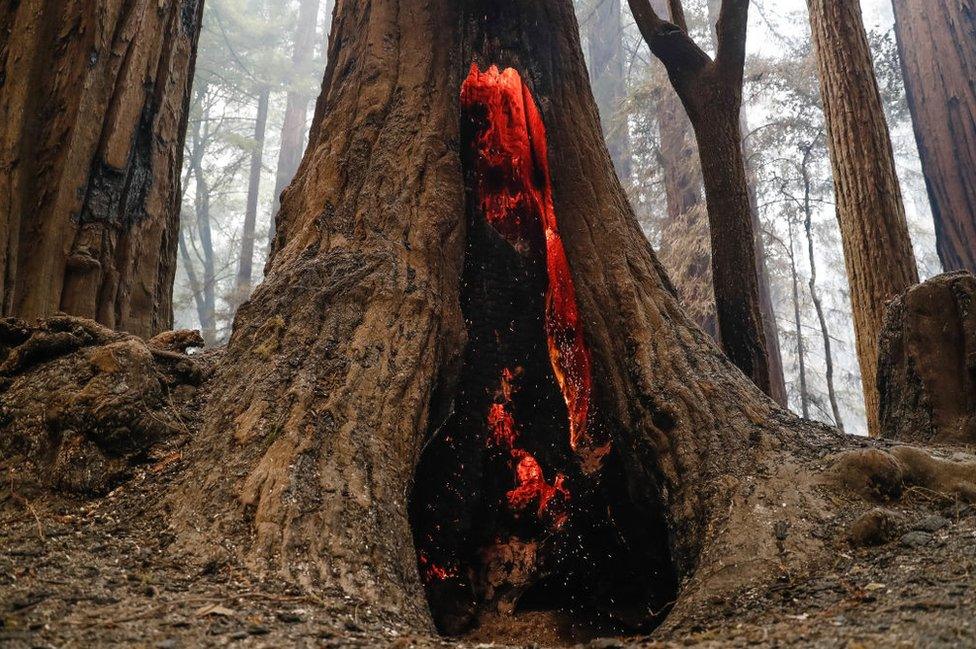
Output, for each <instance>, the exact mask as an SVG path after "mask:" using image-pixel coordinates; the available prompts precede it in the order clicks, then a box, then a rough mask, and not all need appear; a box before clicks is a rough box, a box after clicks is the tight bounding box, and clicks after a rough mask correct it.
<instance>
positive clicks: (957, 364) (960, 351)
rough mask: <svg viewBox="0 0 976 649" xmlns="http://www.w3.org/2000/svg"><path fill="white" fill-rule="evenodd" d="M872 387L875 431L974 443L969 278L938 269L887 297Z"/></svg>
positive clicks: (975, 375)
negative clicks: (876, 400)
mask: <svg viewBox="0 0 976 649" xmlns="http://www.w3.org/2000/svg"><path fill="white" fill-rule="evenodd" d="M878 390H879V391H880V394H881V410H880V422H881V435H882V437H886V438H890V439H897V440H901V441H906V442H914V443H937V444H959V443H966V444H976V277H974V276H973V275H972V274H970V273H968V272H955V273H947V274H945V275H939V276H938V277H934V278H932V279H930V280H928V281H926V282H923V283H922V284H919V285H918V286H915V287H912V288H911V289H910V290H908V291H906V292H905V293H903V294H902V295H900V296H898V297H897V298H896V299H894V300H892V302H891V303H890V304H889V305H888V309H887V311H886V313H885V320H884V328H883V330H882V334H881V340H880V355H879V360H878Z"/></svg>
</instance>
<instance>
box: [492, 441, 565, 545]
mask: <svg viewBox="0 0 976 649" xmlns="http://www.w3.org/2000/svg"><path fill="white" fill-rule="evenodd" d="M512 457H513V458H517V459H518V464H517V465H516V467H515V478H516V480H517V481H518V486H517V487H515V488H514V489H512V490H511V491H509V492H508V493H507V494H506V497H507V498H508V504H509V506H511V508H512V509H514V510H516V511H521V510H524V509H527V508H528V507H529V505H531V504H532V503H533V502H535V501H537V500H538V502H539V507H538V510H537V512H538V515H539V517H542V516H543V515H545V513H546V511H547V510H548V509H549V505H551V504H552V500H553V498H556V497H557V496H562V498H563V500H564V501H565V500H569V490H568V489H566V487H565V486H564V484H563V483H564V482H565V481H566V476H564V475H563V474H561V473H557V474H556V479H555V480H554V481H553V483H552V484H551V485H550V484H549V483H548V482H546V476H545V474H543V472H542V467H541V466H539V462H538V461H537V460H536V459H535V458H534V457H533V456H532V455H531V454H530V453H527V452H525V451H523V450H520V449H513V450H512ZM553 517H554V520H553V525H554V527H557V528H558V527H561V526H562V525H563V523H565V522H566V514H565V513H564V512H554V513H553Z"/></svg>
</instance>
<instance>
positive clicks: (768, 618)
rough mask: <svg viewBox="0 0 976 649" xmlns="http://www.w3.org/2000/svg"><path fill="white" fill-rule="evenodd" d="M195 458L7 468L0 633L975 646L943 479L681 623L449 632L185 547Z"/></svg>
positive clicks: (975, 579)
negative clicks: (88, 475) (93, 494)
mask: <svg viewBox="0 0 976 649" xmlns="http://www.w3.org/2000/svg"><path fill="white" fill-rule="evenodd" d="M950 452H951V451H950ZM183 464H184V460H183V459H182V452H181V447H180V442H178V441H173V442H170V443H168V444H166V445H163V446H161V447H158V448H156V449H154V450H153V452H152V453H151V455H150V457H149V459H148V462H147V463H146V464H144V465H143V466H141V467H140V468H139V469H137V470H136V472H135V475H134V476H133V478H132V479H131V480H129V481H128V482H126V483H125V484H124V485H123V486H122V487H120V488H118V489H116V490H115V491H114V492H112V493H111V494H110V495H108V496H107V497H104V498H100V499H95V500H88V501H86V500H73V499H67V498H62V497H51V496H45V497H44V498H39V497H38V498H35V499H34V500H30V499H28V498H26V497H25V496H23V495H22V494H21V493H19V492H18V490H17V486H16V481H15V478H14V476H13V474H9V473H8V475H6V476H5V480H4V484H3V485H2V487H0V646H4V647H66V646H85V647H90V646H118V645H123V646H138V647H159V648H166V647H200V646H241V647H279V646H298V647H301V646H315V647H385V646H389V647H451V646H453V647H476V646H501V644H499V645H491V644H490V643H489V642H488V640H492V639H494V640H499V641H501V642H502V643H504V644H507V645H509V646H526V647H531V646H539V647H541V646H548V645H554V644H561V645H562V646H584V647H587V646H589V647H603V648H607V647H665V646H712V647H736V646H783V645H802V646H817V647H821V646H822V647H900V646H905V647H916V646H938V647H942V646H944V647H970V646H976V591H974V587H976V507H974V506H973V505H967V504H965V503H961V502H958V501H956V500H953V499H951V498H947V497H945V496H943V495H940V494H937V493H934V492H927V491H924V490H920V489H910V490H909V491H908V492H906V493H905V494H904V495H903V497H902V498H901V499H900V500H898V501H897V502H894V503H889V504H888V505H886V506H885V509H884V510H883V511H882V512H881V513H880V514H879V516H880V517H881V518H882V519H883V520H882V521H881V522H882V523H883V525H880V526H875V527H878V529H880V528H884V533H883V534H881V537H883V538H874V542H880V545H869V546H865V545H863V544H859V543H851V542H849V541H848V540H847V538H846V536H847V535H848V534H849V530H850V524H851V521H840V520H838V521H836V525H835V526H834V528H833V532H832V533H834V534H836V535H837V536H838V538H839V539H840V537H842V536H843V537H844V538H843V542H839V543H838V544H837V547H838V551H837V553H836V555H835V557H834V560H833V565H832V566H827V567H826V569H825V570H820V571H818V574H817V576H816V577H812V578H810V577H804V576H802V575H796V576H786V575H788V567H787V568H786V570H784V577H783V579H782V581H781V583H779V584H778V585H776V586H775V587H773V588H771V589H766V590H763V591H761V592H759V591H749V592H744V593H741V596H739V597H737V598H735V600H734V601H728V600H724V601H713V602H709V603H708V607H707V609H706V610H702V611H700V612H699V613H697V614H696V615H695V616H694V617H695V618H696V619H697V622H693V623H692V624H691V625H690V626H688V625H685V626H684V627H683V628H682V629H680V630H668V629H667V628H666V627H665V628H662V629H660V630H659V631H658V632H657V633H656V634H654V635H652V636H650V637H617V638H596V639H586V641H585V642H577V641H575V640H572V639H566V638H565V637H563V638H561V639H560V638H559V632H558V627H559V626H561V624H562V623H564V622H565V616H564V617H563V618H562V620H560V618H559V617H558V616H553V617H546V616H545V615H541V616H540V614H528V615H527V616H526V618H525V619H523V620H519V619H516V620H511V621H510V622H509V623H506V624H502V625H496V626H497V627H498V628H497V629H496V635H494V636H493V637H485V635H484V634H481V635H475V636H473V637H472V638H470V639H468V640H461V641H448V640H442V639H438V638H436V637H434V636H433V635H423V634H417V633H416V631H414V630H411V629H409V628H407V627H404V626H402V625H400V624H399V623H398V622H397V621H396V620H395V619H390V618H387V617H385V616H384V615H383V614H382V613H379V612H377V611H375V610H372V609H370V608H369V607H368V606H365V605H362V604H360V603H358V602H355V601H350V600H348V599H344V598H343V596H342V595H341V594H340V593H329V592H322V591H317V592H315V593H314V594H309V593H307V592H303V591H301V590H298V589H295V588H294V587H289V586H285V585H282V584H280V583H275V582H267V581H259V580H256V579H255V578H253V576H252V575H251V574H250V573H249V571H248V570H247V569H246V568H245V567H244V566H242V565H240V564H238V563H237V562H236V561H235V560H233V559H232V558H231V556H230V553H228V554H227V555H217V556H213V557H212V559H211V560H210V561H209V562H207V563H206V564H205V565H203V566H202V567H201V566H200V565H199V564H193V565H191V564H189V563H187V562H185V561H184V560H183V559H182V558H181V556H179V554H178V553H177V552H176V550H175V549H174V548H175V546H174V545H173V541H174V535H173V534H172V533H171V532H169V531H168V530H167V527H166V523H165V521H162V520H160V517H159V516H158V514H156V512H159V511H160V501H161V499H162V497H163V494H165V493H166V492H167V491H168V486H169V485H170V484H171V483H173V482H174V481H177V480H179V479H180V477H181V469H182V466H183ZM871 509H872V505H871V504H869V503H865V505H864V511H865V512H867V511H870V510H871ZM878 529H873V530H872V531H870V533H869V536H870V535H871V534H873V535H874V536H875V537H877V536H878ZM533 616H534V617H533Z"/></svg>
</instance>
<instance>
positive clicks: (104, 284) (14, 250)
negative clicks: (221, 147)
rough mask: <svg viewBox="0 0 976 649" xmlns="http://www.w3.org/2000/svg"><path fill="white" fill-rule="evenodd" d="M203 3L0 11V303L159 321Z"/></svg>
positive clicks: (140, 325)
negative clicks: (0, 37) (0, 40)
mask: <svg viewBox="0 0 976 649" xmlns="http://www.w3.org/2000/svg"><path fill="white" fill-rule="evenodd" d="M202 11H203V2H202V0H167V1H165V2H150V1H149V0H141V1H138V2H123V1H122V0H85V1H82V2H73V3H52V2H42V1H41V0H24V1H22V2H14V3H9V2H8V3H5V4H4V7H3V9H0V26H2V27H3V30H4V38H3V43H2V45H0V78H2V79H4V80H5V81H4V83H3V84H2V85H0V123H2V124H3V126H2V130H0V170H2V173H0V205H2V206H3V207H0V275H2V277H3V283H2V286H0V310H2V312H3V313H4V314H8V315H9V314H13V315H18V316H23V317H26V318H35V317H39V316H45V315H50V314H53V313H56V312H58V311H64V312H67V313H71V314H76V315H81V316H85V317H89V318H93V319H95V320H97V321H98V322H100V323H102V324H104V325H106V326H108V327H111V328H116V329H121V330H125V331H128V332H132V333H135V334H138V335H141V336H149V335H151V334H153V333H156V332H159V331H161V330H164V329H167V328H169V327H170V326H171V325H172V317H173V316H172V284H173V278H174V274H175V272H176V254H177V239H178V227H179V207H180V191H179V182H180V167H181V162H182V151H183V137H184V134H185V132H186V121H187V106H188V103H189V97H190V84H191V80H192V72H193V65H194V58H195V51H196V43H197V37H198V35H199V30H200V22H201V16H202Z"/></svg>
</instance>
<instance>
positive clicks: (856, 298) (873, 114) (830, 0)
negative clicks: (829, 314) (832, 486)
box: [808, 0, 918, 435]
mask: <svg viewBox="0 0 976 649" xmlns="http://www.w3.org/2000/svg"><path fill="white" fill-rule="evenodd" d="M808 5H809V8H810V24H811V27H812V33H813V43H814V50H815V51H816V55H817V65H818V67H819V74H820V88H821V95H822V96H823V102H824V116H825V118H826V121H827V135H828V144H829V145H830V160H831V164H832V166H833V170H834V187H835V191H836V194H837V220H838V221H839V222H840V231H841V238H842V240H843V243H844V259H845V261H846V264H847V278H848V281H849V282H850V286H851V302H852V305H853V311H854V329H855V333H856V334H857V336H856V337H857V355H858V359H859V360H860V364H861V379H862V381H863V385H864V403H865V409H866V411H867V419H868V431H869V432H870V433H871V434H872V435H877V434H878V433H879V429H878V387H877V376H878V336H879V335H880V332H881V322H882V319H883V317H884V308H885V303H886V302H887V301H888V300H890V299H891V298H893V297H895V296H896V295H898V294H899V293H901V292H902V291H904V290H906V289H908V287H910V286H912V285H913V284H917V283H918V269H917V267H916V266H915V253H914V252H913V251H912V242H911V238H910V237H909V234H908V221H907V219H906V217H905V205H904V204H903V203H902V198H901V189H900V187H899V184H898V176H897V174H896V172H895V156H894V153H893V152H892V149H891V138H890V136H889V134H888V126H887V124H886V123H885V117H884V110H883V108H882V105H881V95H880V93H879V92H878V84H877V80H876V79H875V76H874V68H873V64H872V61H871V51H870V48H869V47H868V41H867V36H866V34H865V32H864V22H863V20H862V18H861V6H860V4H859V3H858V2H857V1H856V0H808ZM852 106H857V107H858V110H856V111H854V110H851V107H852Z"/></svg>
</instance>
